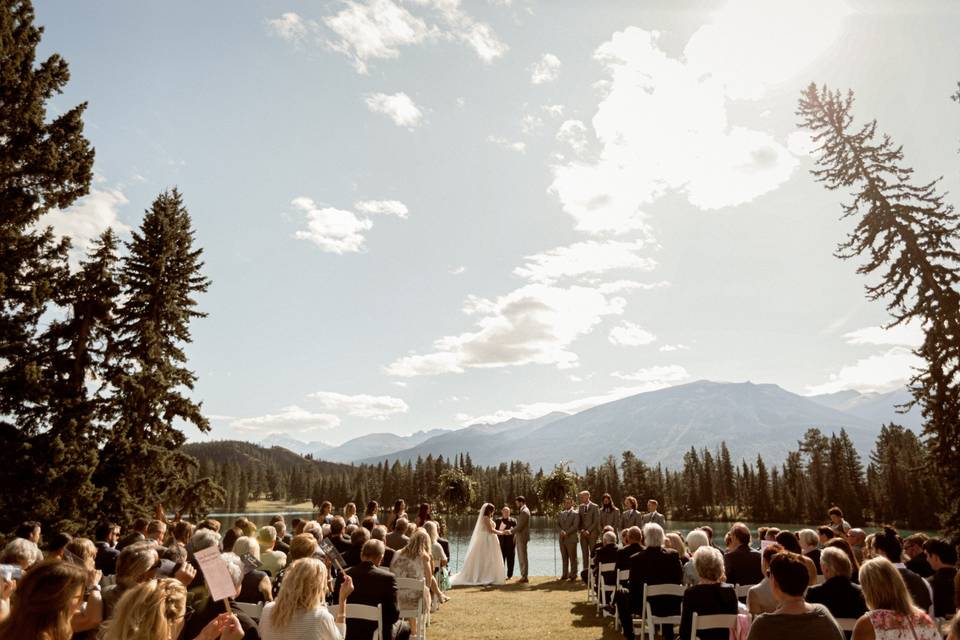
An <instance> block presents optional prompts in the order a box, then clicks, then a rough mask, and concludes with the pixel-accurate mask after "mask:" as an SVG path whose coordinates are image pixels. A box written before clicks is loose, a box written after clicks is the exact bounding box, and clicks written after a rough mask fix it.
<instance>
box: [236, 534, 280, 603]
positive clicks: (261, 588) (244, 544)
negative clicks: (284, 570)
mask: <svg viewBox="0 0 960 640" xmlns="http://www.w3.org/2000/svg"><path fill="white" fill-rule="evenodd" d="M233 553H235V554H236V555H237V557H239V558H241V559H243V557H244V556H246V555H251V556H253V557H254V559H256V560H258V561H259V560H260V545H259V544H258V543H257V539H256V538H250V537H247V536H243V537H241V538H237V541H236V542H235V543H234V545H233ZM271 600H273V589H272V588H271V585H270V576H268V575H267V574H266V572H265V571H261V570H260V569H256V568H254V567H252V566H249V565H247V563H246V562H244V575H243V585H242V588H241V589H240V594H239V595H237V602H249V603H251V604H257V603H258V602H270V601H271Z"/></svg>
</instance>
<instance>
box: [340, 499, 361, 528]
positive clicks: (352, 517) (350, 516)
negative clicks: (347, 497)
mask: <svg viewBox="0 0 960 640" xmlns="http://www.w3.org/2000/svg"><path fill="white" fill-rule="evenodd" d="M343 521H344V522H345V523H346V524H348V525H349V524H354V525H359V524H360V519H359V518H357V505H356V504H355V503H353V502H348V503H347V504H345V505H343Z"/></svg>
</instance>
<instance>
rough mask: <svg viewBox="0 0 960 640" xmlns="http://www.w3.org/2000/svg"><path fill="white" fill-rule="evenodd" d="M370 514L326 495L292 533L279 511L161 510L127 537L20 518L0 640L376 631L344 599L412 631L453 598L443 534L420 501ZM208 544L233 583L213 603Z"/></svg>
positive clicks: (358, 636) (4, 558) (356, 638)
mask: <svg viewBox="0 0 960 640" xmlns="http://www.w3.org/2000/svg"><path fill="white" fill-rule="evenodd" d="M379 513H380V508H379V505H378V504H377V503H376V502H371V503H370V504H369V505H368V507H367V509H366V513H365V515H364V517H363V519H362V521H361V520H360V519H359V518H358V516H357V509H356V507H355V505H354V504H352V503H350V504H347V505H346V506H345V508H344V510H343V515H342V516H338V515H334V513H333V509H332V505H331V504H330V503H329V502H325V503H324V504H323V505H322V507H321V509H320V514H319V515H318V516H317V518H316V519H315V520H301V519H299V518H294V519H293V520H292V522H291V523H290V530H289V531H288V530H287V523H286V521H285V520H284V518H283V516H279V515H278V516H274V517H273V519H272V520H271V522H270V524H269V525H267V526H263V527H260V528H257V526H256V525H254V524H253V523H252V522H251V521H250V520H248V519H246V518H238V519H237V520H236V521H235V522H234V523H233V525H232V526H231V527H229V528H228V529H226V530H222V525H221V523H220V522H219V521H217V520H213V519H207V520H204V521H202V522H199V523H196V524H193V523H189V522H187V521H185V520H181V519H177V520H176V521H174V522H168V521H166V520H165V519H163V518H162V517H158V518H155V519H153V520H150V519H146V518H141V519H137V520H136V521H134V522H133V523H132V525H131V527H130V531H129V533H126V534H125V535H124V532H123V531H122V530H121V527H119V526H118V525H116V524H113V523H105V524H104V525H102V526H100V527H98V528H97V529H96V531H95V536H94V537H95V538H96V540H90V539H88V538H81V537H71V536H70V535H68V534H64V533H54V534H53V535H50V536H48V537H47V539H46V541H45V542H44V541H43V539H42V537H41V533H42V532H41V526H40V524H39V523H36V522H26V523H24V524H23V525H21V526H20V527H18V529H17V530H16V532H15V535H14V538H13V539H12V540H10V541H9V542H8V543H7V544H6V545H5V546H4V547H3V550H2V552H0V565H3V567H2V568H3V572H2V575H0V579H2V592H0V640H37V639H40V640H70V639H71V638H74V639H78V640H98V639H99V640H178V639H182V640H216V639H222V640H240V639H243V640H257V639H259V638H263V639H264V640H308V639H309V640H337V639H342V638H347V637H349V638H350V639H351V640H369V639H371V638H373V637H374V635H375V633H376V630H377V626H378V625H377V623H376V622H373V621H369V620H364V619H360V618H354V617H348V616H347V609H348V607H347V605H348V604H359V605H369V606H373V607H377V606H379V607H380V612H381V620H382V624H383V635H382V638H383V640H393V638H398V639H399V638H406V637H409V636H410V635H411V633H416V631H417V625H418V624H425V622H426V620H428V617H427V616H426V615H424V614H425V613H426V612H432V611H436V610H437V609H438V608H439V606H440V605H441V603H443V602H445V601H446V600H447V599H448V597H447V596H446V595H445V593H444V590H445V589H448V588H449V576H448V574H447V558H448V557H449V544H448V543H447V541H446V540H444V539H443V538H441V537H440V533H441V531H442V525H441V524H440V523H438V522H437V521H435V520H434V519H433V518H432V515H431V512H430V506H429V505H426V504H424V505H421V508H420V510H419V513H418V514H417V518H416V521H415V522H410V521H409V519H408V517H407V514H406V512H405V504H404V502H403V501H402V500H400V501H398V502H397V504H396V505H395V507H394V510H393V512H391V513H390V514H389V518H388V519H387V523H388V525H389V531H388V527H387V526H384V525H381V524H380V523H379ZM158 514H162V510H160V509H158ZM214 547H215V548H216V549H217V552H214V554H213V557H214V559H216V557H217V555H218V554H219V557H220V559H221V560H222V563H221V564H222V565H225V567H226V569H227V573H229V575H230V579H231V580H232V582H233V587H234V588H235V592H234V594H233V597H232V598H228V599H225V600H218V601H215V600H213V598H212V597H211V595H210V591H209V589H208V586H207V583H206V581H205V580H204V577H203V572H202V570H201V567H200V563H199V562H198V560H197V554H198V553H200V552H202V551H204V550H207V549H211V548H214ZM41 548H42V549H43V551H41ZM208 553H209V552H208ZM399 578H412V579H415V580H421V579H422V581H423V582H422V584H423V585H424V586H423V589H422V590H420V588H419V587H418V588H417V590H416V591H411V590H410V589H401V588H398V579H399ZM225 580H226V574H224V581H225ZM224 584H225V585H226V587H225V588H226V589H230V587H229V584H230V583H229V582H224ZM401 612H404V613H407V614H408V615H410V616H412V617H409V618H407V619H401ZM418 612H422V613H418Z"/></svg>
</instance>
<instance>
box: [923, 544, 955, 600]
mask: <svg viewBox="0 0 960 640" xmlns="http://www.w3.org/2000/svg"><path fill="white" fill-rule="evenodd" d="M923 550H924V552H925V553H926V555H927V560H928V561H929V562H930V567H931V568H932V569H933V575H932V576H930V578H929V579H928V581H929V582H930V586H931V587H932V588H933V615H934V617H936V618H949V617H950V616H952V615H953V614H954V613H956V612H957V605H956V601H955V598H954V596H955V593H954V581H955V580H956V578H957V548H956V547H955V546H953V545H952V544H950V543H949V542H947V541H946V540H944V539H943V538H930V539H929V540H927V541H926V542H925V543H924V545H923Z"/></svg>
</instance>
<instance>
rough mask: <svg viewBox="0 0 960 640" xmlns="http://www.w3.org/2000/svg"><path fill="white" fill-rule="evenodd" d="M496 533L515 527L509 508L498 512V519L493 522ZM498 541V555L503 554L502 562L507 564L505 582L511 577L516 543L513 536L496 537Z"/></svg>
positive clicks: (515, 523) (515, 522)
mask: <svg viewBox="0 0 960 640" xmlns="http://www.w3.org/2000/svg"><path fill="white" fill-rule="evenodd" d="M493 524H494V526H495V527H496V528H497V530H498V531H510V530H512V529H513V528H514V527H515V526H517V521H516V520H514V519H513V518H511V517H510V507H504V508H503V510H502V511H501V512H500V517H499V518H497V519H496V520H494V521H493ZM497 538H499V540H500V553H502V554H503V560H504V562H506V563H507V580H509V579H510V578H512V577H513V559H514V556H515V555H516V553H515V552H516V548H517V545H516V542H514V540H513V536H512V535H510V536H497Z"/></svg>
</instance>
